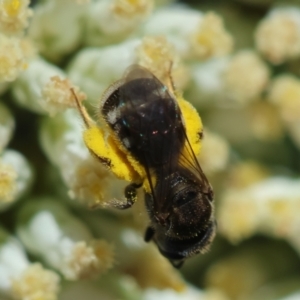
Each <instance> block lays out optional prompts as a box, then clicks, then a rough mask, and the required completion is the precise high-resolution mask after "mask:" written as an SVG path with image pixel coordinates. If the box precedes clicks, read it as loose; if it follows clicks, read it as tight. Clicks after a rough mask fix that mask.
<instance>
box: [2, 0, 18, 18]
mask: <svg viewBox="0 0 300 300" xmlns="http://www.w3.org/2000/svg"><path fill="white" fill-rule="evenodd" d="M20 7H21V3H20V0H6V1H5V2H4V9H5V11H6V13H7V14H8V15H9V16H11V17H14V16H16V15H17V14H18V13H19V9H20Z"/></svg>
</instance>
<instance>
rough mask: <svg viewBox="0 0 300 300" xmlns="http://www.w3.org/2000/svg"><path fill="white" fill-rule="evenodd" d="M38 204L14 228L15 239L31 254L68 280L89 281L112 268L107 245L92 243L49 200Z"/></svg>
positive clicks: (83, 229) (78, 225) (86, 232)
mask: <svg viewBox="0 0 300 300" xmlns="http://www.w3.org/2000/svg"><path fill="white" fill-rule="evenodd" d="M39 202H40V205H39V206H37V205H35V210H33V209H32V210H31V216H30V219H29V220H28V221H27V222H26V223H23V222H22V220H20V221H19V224H18V225H19V226H18V235H19V237H20V239H21V241H22V242H23V244H24V245H25V247H26V248H27V249H28V250H29V251H30V252H31V253H33V254H35V255H38V256H39V257H41V259H42V260H44V261H46V262H47V264H49V265H50V266H51V267H52V268H54V269H56V270H57V271H59V272H60V273H61V274H63V275H64V277H65V278H67V279H69V280H78V279H84V278H91V277H93V276H95V275H97V274H99V273H101V272H104V271H106V270H107V269H108V268H110V267H111V266H112V265H113V249H112V246H111V245H109V244H108V243H107V242H105V241H103V240H94V239H93V238H92V236H91V234H90V232H89V230H88V229H87V228H86V227H85V226H84V224H83V223H82V222H81V221H80V220H79V219H77V218H76V217H74V216H72V215H71V214H70V213H69V212H68V211H67V210H66V209H65V208H64V207H63V206H62V205H59V204H58V203H56V202H54V201H52V200H49V199H48V200H47V201H46V202H45V201H42V199H40V200H39ZM27 206H28V205H27ZM27 206H26V207H24V210H27V209H28V207H27ZM70 229H71V230H70Z"/></svg>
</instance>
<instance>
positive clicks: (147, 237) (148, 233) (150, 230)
mask: <svg viewBox="0 0 300 300" xmlns="http://www.w3.org/2000/svg"><path fill="white" fill-rule="evenodd" d="M154 233H155V231H154V229H153V228H152V227H150V226H149V227H148V228H147V229H146V232H145V237H144V240H145V242H150V241H151V239H152V238H153V236H154Z"/></svg>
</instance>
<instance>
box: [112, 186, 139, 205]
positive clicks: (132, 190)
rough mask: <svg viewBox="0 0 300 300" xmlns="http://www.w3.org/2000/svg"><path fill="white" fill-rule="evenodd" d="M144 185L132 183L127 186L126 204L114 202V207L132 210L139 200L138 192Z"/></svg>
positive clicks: (125, 192)
mask: <svg viewBox="0 0 300 300" xmlns="http://www.w3.org/2000/svg"><path fill="white" fill-rule="evenodd" d="M141 186H142V184H136V183H131V184H129V185H127V186H126V188H125V191H124V194H125V198H126V202H125V203H124V202H121V201H114V202H112V206H113V207H115V208H118V209H127V208H130V207H131V206H132V205H133V204H134V203H135V202H136V200H137V192H136V190H137V189H138V188H139V187H141Z"/></svg>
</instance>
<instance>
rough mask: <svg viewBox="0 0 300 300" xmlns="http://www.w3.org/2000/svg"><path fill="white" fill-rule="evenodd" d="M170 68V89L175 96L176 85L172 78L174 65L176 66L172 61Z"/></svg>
mask: <svg viewBox="0 0 300 300" xmlns="http://www.w3.org/2000/svg"><path fill="white" fill-rule="evenodd" d="M169 63H170V64H169V68H168V73H167V75H168V80H169V82H168V89H169V90H170V91H171V92H172V93H173V95H175V91H176V88H175V84H174V80H173V77H172V68H173V65H174V62H173V61H172V60H170V61H169Z"/></svg>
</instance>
